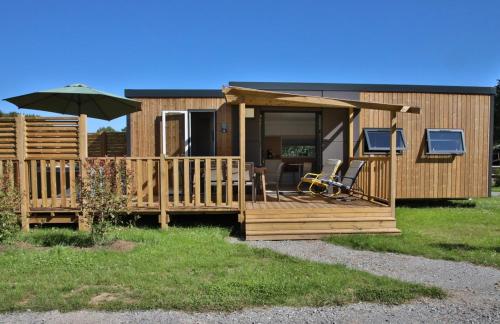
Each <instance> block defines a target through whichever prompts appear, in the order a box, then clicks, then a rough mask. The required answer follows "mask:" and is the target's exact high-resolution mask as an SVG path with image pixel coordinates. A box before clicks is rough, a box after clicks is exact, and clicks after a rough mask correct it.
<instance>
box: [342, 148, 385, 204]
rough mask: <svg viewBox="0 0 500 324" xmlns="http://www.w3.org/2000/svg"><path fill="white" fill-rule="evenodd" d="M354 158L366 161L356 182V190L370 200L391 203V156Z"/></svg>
mask: <svg viewBox="0 0 500 324" xmlns="http://www.w3.org/2000/svg"><path fill="white" fill-rule="evenodd" d="M350 160H351V161H352V160H362V161H365V162H366V164H365V166H364V167H363V168H362V169H361V171H360V173H359V175H358V178H357V180H356V183H355V185H354V190H355V192H357V193H359V194H361V195H363V196H365V197H366V198H368V199H370V200H377V201H380V202H384V203H389V200H390V193H391V191H390V163H391V160H390V158H389V157H386V156H380V157H355V158H351V159H350Z"/></svg>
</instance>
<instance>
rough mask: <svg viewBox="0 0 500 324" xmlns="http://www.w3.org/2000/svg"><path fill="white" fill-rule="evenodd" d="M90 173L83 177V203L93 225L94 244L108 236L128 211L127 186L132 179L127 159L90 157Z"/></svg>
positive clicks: (81, 196) (87, 217) (88, 168)
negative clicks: (121, 216)
mask: <svg viewBox="0 0 500 324" xmlns="http://www.w3.org/2000/svg"><path fill="white" fill-rule="evenodd" d="M85 167H86V173H87V176H86V177H84V178H82V179H81V180H80V187H81V188H80V204H81V206H82V214H83V215H84V217H86V219H85V221H86V222H87V223H88V224H89V225H90V227H91V229H90V235H91V238H92V241H93V243H94V244H102V243H104V242H105V241H106V240H107V239H108V238H107V234H108V233H109V229H110V227H111V226H112V225H114V224H116V223H117V221H118V217H119V215H120V214H122V213H124V212H125V211H126V207H127V196H126V191H125V188H126V186H127V185H128V183H129V182H130V174H129V173H128V171H127V168H126V164H125V160H123V159H120V160H89V161H88V162H87V163H86V166H85Z"/></svg>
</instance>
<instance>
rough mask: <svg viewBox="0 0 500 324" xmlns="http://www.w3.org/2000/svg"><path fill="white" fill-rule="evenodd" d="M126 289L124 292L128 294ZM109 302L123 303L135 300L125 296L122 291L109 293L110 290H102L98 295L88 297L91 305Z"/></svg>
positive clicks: (131, 302)
mask: <svg viewBox="0 0 500 324" xmlns="http://www.w3.org/2000/svg"><path fill="white" fill-rule="evenodd" d="M128 293H129V292H128V291H125V294H128ZM110 302H121V303H124V304H133V303H135V301H134V300H133V299H131V298H129V297H128V296H125V295H124V293H110V292H103V293H100V294H99V295H95V296H94V297H92V298H91V299H90V302H89V304H90V305H92V306H99V305H102V304H105V303H110Z"/></svg>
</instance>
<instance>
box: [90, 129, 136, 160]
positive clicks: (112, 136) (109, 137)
mask: <svg viewBox="0 0 500 324" xmlns="http://www.w3.org/2000/svg"><path fill="white" fill-rule="evenodd" d="M88 154H89V157H103V156H113V157H121V156H125V155H127V134H126V133H125V132H102V133H89V135H88Z"/></svg>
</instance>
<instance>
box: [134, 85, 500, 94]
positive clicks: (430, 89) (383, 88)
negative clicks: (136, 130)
mask: <svg viewBox="0 0 500 324" xmlns="http://www.w3.org/2000/svg"><path fill="white" fill-rule="evenodd" d="M229 85H230V86H237V87H245V88H253V89H260V90H270V91H285V92H286V91H377V92H420V93H456V94H484V95H494V94H495V93H496V89H495V88H494V87H474V86H435V85H406V84H360V83H300V82H240V81H231V82H229ZM125 97H128V98H223V97H224V95H223V94H222V91H221V90H220V89H125Z"/></svg>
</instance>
